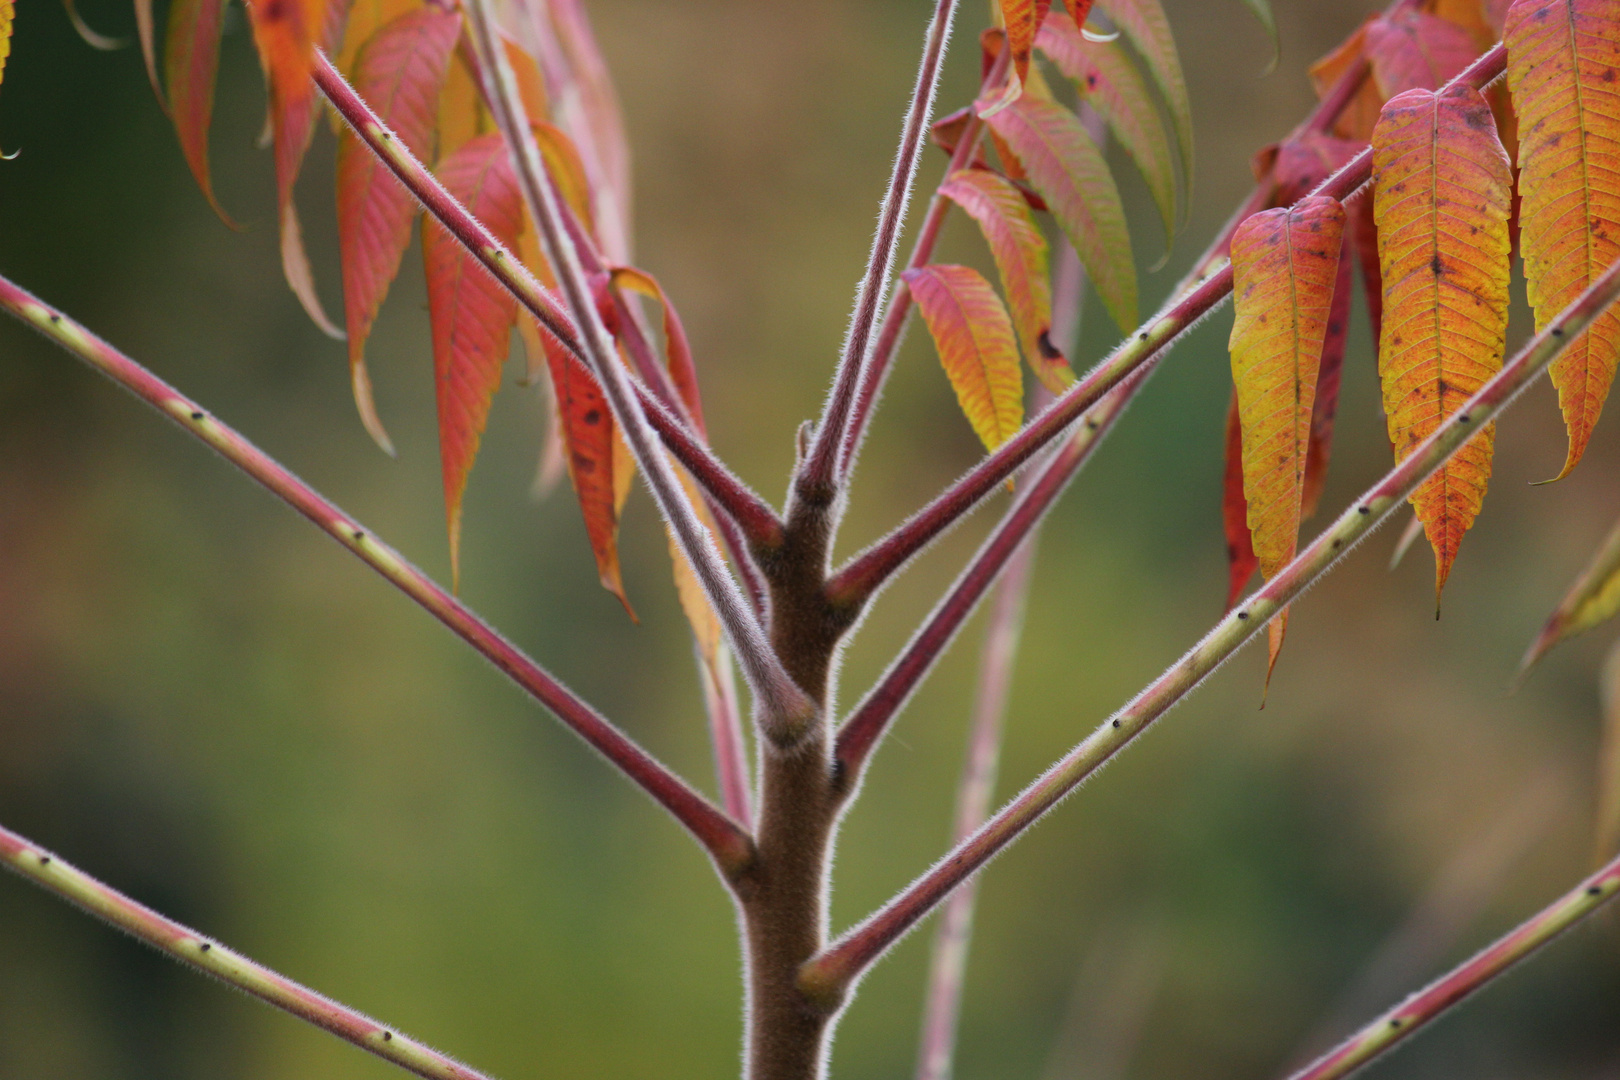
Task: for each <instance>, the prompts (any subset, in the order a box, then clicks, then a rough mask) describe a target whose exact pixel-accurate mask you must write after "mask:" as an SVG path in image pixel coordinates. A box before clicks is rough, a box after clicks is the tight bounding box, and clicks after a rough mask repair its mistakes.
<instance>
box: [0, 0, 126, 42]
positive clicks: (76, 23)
mask: <svg viewBox="0 0 1620 1080" xmlns="http://www.w3.org/2000/svg"><path fill="white" fill-rule="evenodd" d="M6 4H7V6H8V7H9V6H10V4H11V0H6ZM62 6H63V7H65V8H67V17H68V22H70V23H72V24H73V30H74V32H75V33H77V34H78V35H79V37H81V38H83V39H84V43H85V44H86V45H88V46H90V47H91V48H92V49H100V50H101V51H102V52H116V51H117V50H119V49H122V48H123V47H124V46H125V45H128V44H129V42H128V41H126V40H124V39H122V38H115V37H108V36H107V35H106V34H98V33H96V31H95V29H94V28H93V27H91V26H90V24H89V23H87V22H85V21H84V18H83V17H82V16H81V15H80V14H79V8H78V6H77V5H76V4H75V3H74V0H62Z"/></svg>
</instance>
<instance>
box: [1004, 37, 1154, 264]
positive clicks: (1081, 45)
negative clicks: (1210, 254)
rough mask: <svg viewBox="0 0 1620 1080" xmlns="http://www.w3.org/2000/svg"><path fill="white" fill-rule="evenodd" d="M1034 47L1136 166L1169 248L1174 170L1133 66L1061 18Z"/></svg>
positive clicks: (1116, 48) (1114, 46) (1114, 47)
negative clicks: (1067, 80)
mask: <svg viewBox="0 0 1620 1080" xmlns="http://www.w3.org/2000/svg"><path fill="white" fill-rule="evenodd" d="M1035 43H1036V45H1037V46H1038V47H1039V48H1040V50H1041V51H1042V52H1043V53H1045V54H1046V55H1047V56H1049V57H1051V59H1052V62H1053V63H1055V64H1056V65H1057V66H1058V70H1060V71H1062V72H1063V74H1064V75H1066V76H1068V77H1069V78H1070V79H1072V80H1074V84H1075V86H1076V88H1077V89H1078V90H1079V91H1080V96H1081V99H1082V100H1084V101H1085V102H1086V103H1087V104H1088V105H1090V106H1091V107H1092V108H1094V109H1096V110H1097V113H1098V115H1100V116H1101V117H1102V118H1103V120H1104V122H1105V123H1107V124H1108V130H1110V131H1112V132H1113V133H1114V138H1116V139H1118V140H1119V144H1120V145H1121V146H1123V147H1124V148H1125V152H1126V153H1127V154H1129V155H1130V156H1131V160H1132V161H1134V162H1136V167H1137V169H1138V170H1140V171H1141V173H1142V178H1143V179H1144V180H1146V181H1147V186H1148V191H1149V192H1151V193H1152V195H1153V202H1154V204H1155V205H1156V206H1157V207H1158V208H1159V218H1160V220H1161V221H1163V223H1164V235H1165V243H1166V244H1168V243H1169V242H1170V238H1171V235H1172V234H1173V233H1174V232H1175V226H1176V172H1175V166H1174V165H1173V164H1172V162H1171V158H1170V139H1169V136H1168V135H1166V134H1165V130H1164V123H1163V122H1162V121H1161V120H1160V119H1159V110H1158V109H1157V108H1156V107H1154V104H1153V98H1152V97H1151V96H1150V95H1149V94H1148V88H1147V84H1146V83H1144V82H1143V81H1142V76H1141V74H1140V73H1139V72H1138V71H1137V70H1136V65H1135V64H1133V63H1131V60H1130V58H1129V57H1128V56H1126V55H1125V50H1124V49H1123V48H1122V47H1121V46H1120V45H1119V43H1118V42H1115V41H1107V42H1098V41H1088V40H1086V38H1085V36H1084V35H1082V34H1081V33H1080V31H1079V30H1078V29H1076V28H1075V27H1074V26H1073V25H1072V24H1070V23H1069V22H1067V21H1065V20H1063V19H1048V20H1047V21H1046V24H1045V25H1044V26H1042V27H1041V32H1040V35H1039V36H1038V37H1037V38H1036V39H1035Z"/></svg>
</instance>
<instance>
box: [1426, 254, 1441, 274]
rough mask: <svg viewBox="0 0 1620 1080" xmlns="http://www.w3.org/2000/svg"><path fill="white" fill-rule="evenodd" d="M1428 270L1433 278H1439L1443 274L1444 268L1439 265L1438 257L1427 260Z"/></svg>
mask: <svg viewBox="0 0 1620 1080" xmlns="http://www.w3.org/2000/svg"><path fill="white" fill-rule="evenodd" d="M1429 269H1430V270H1433V271H1434V276H1435V277H1439V276H1440V275H1441V274H1443V273H1445V267H1443V266H1441V265H1440V256H1438V255H1436V256H1435V257H1434V258H1432V259H1430V260H1429Z"/></svg>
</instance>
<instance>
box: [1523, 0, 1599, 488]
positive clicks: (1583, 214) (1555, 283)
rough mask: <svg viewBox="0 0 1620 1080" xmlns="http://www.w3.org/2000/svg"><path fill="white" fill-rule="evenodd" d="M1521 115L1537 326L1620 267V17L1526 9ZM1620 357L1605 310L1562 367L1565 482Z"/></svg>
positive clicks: (1562, 8)
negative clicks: (1566, 432)
mask: <svg viewBox="0 0 1620 1080" xmlns="http://www.w3.org/2000/svg"><path fill="white" fill-rule="evenodd" d="M1503 40H1504V41H1505V43H1506V45H1507V53H1508V85H1509V87H1510V88H1511V89H1512V93H1513V106H1514V108H1515V109H1516V110H1517V111H1518V114H1519V124H1520V128H1519V130H1520V133H1521V141H1520V144H1519V170H1520V171H1519V197H1520V200H1521V204H1520V208H1519V215H1520V217H1519V221H1520V228H1521V233H1520V237H1521V240H1520V243H1521V248H1522V251H1523V254H1524V276H1525V280H1526V282H1527V283H1528V285H1529V293H1530V306H1531V308H1532V309H1534V311H1535V313H1536V328H1537V329H1538V330H1539V329H1541V328H1542V327H1543V326H1545V325H1546V324H1547V323H1548V322H1549V321H1550V320H1551V319H1552V318H1553V316H1555V315H1557V314H1558V312H1560V311H1562V310H1563V309H1564V307H1565V306H1566V305H1568V304H1569V302H1570V301H1572V300H1574V299H1575V298H1576V297H1577V296H1579V295H1580V294H1581V293H1582V292H1584V291H1585V290H1586V287H1587V286H1588V285H1590V284H1591V283H1592V281H1593V279H1595V278H1596V277H1597V276H1598V275H1599V274H1601V273H1602V272H1603V271H1604V270H1605V269H1607V268H1608V266H1609V264H1610V263H1612V262H1613V261H1614V260H1615V259H1616V258H1617V257H1620V87H1617V86H1616V82H1615V80H1616V72H1617V71H1620V8H1617V7H1616V5H1614V4H1612V3H1602V2H1593V0H1558V2H1556V3H1554V2H1551V0H1519V2H1518V3H1515V4H1514V5H1513V6H1512V7H1511V8H1510V9H1509V10H1508V14H1507V30H1506V33H1505V36H1504V39H1503ZM1617 359H1620V317H1617V316H1616V315H1615V313H1614V312H1613V311H1612V310H1605V311H1604V312H1603V313H1602V314H1601V315H1599V316H1598V317H1597V319H1596V320H1594V321H1593V323H1592V325H1591V326H1590V327H1589V328H1588V329H1587V330H1586V332H1585V333H1583V334H1581V335H1580V336H1579V337H1577V338H1576V339H1575V340H1574V341H1573V342H1571V343H1570V345H1569V347H1568V348H1566V349H1565V350H1564V353H1563V355H1562V356H1560V357H1559V358H1558V359H1557V360H1555V361H1553V365H1552V381H1553V385H1554V386H1555V387H1557V388H1558V404H1559V407H1560V408H1561V409H1562V410H1563V413H1564V424H1565V426H1566V427H1567V428H1568V429H1569V453H1568V455H1567V456H1566V458H1565V461H1564V467H1563V469H1562V470H1561V471H1560V472H1559V474H1558V475H1559V477H1560V478H1562V477H1564V476H1566V475H1568V474H1569V471H1570V470H1571V469H1573V468H1574V467H1575V464H1576V463H1577V462H1578V461H1580V459H1581V455H1582V454H1583V453H1585V451H1586V444H1587V441H1588V440H1589V439H1590V438H1591V436H1592V428H1593V427H1594V426H1595V425H1596V424H1597V419H1598V416H1599V414H1601V413H1602V411H1603V402H1604V400H1605V399H1606V398H1607V397H1608V394H1609V387H1610V386H1611V385H1612V384H1613V382H1614V374H1615V364H1616V360H1617Z"/></svg>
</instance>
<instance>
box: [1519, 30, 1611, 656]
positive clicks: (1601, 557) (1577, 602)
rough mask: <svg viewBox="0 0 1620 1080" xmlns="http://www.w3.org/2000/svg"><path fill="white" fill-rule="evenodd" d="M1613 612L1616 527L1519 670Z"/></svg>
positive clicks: (1568, 593)
mask: <svg viewBox="0 0 1620 1080" xmlns="http://www.w3.org/2000/svg"><path fill="white" fill-rule="evenodd" d="M1510 14H1511V13H1510ZM1616 612H1620V524H1617V525H1615V527H1614V529H1613V530H1612V531H1610V533H1609V536H1608V539H1606V540H1604V541H1603V546H1602V547H1600V548H1598V550H1597V553H1596V554H1595V555H1593V556H1592V561H1591V562H1590V563H1588V564H1587V566H1586V569H1584V570H1582V571H1581V576H1580V577H1578V578H1576V579H1575V583H1574V584H1573V585H1571V586H1570V587H1569V592H1567V593H1565V594H1564V599H1563V600H1561V601H1559V604H1558V610H1557V611H1554V612H1553V613H1552V615H1551V616H1550V617H1549V618H1548V619H1547V623H1546V625H1545V626H1543V627H1542V628H1541V633H1540V634H1539V635H1538V636H1537V637H1536V640H1535V643H1534V644H1533V645H1531V646H1530V651H1529V652H1527V653H1525V656H1524V663H1523V664H1522V665H1520V670H1521V671H1523V670H1528V669H1529V668H1530V666H1531V665H1532V664H1534V663H1535V662H1536V661H1537V660H1540V659H1541V658H1542V656H1544V655H1546V652H1547V650H1548V649H1550V648H1552V647H1553V646H1554V645H1556V644H1558V643H1559V642H1560V641H1563V640H1564V639H1565V638H1571V637H1574V636H1575V635H1576V634H1579V633H1582V632H1583V631H1586V630H1590V629H1592V627H1594V626H1596V625H1598V624H1599V623H1601V622H1604V621H1605V620H1607V619H1611V618H1613V617H1614V615H1615V613H1616Z"/></svg>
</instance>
